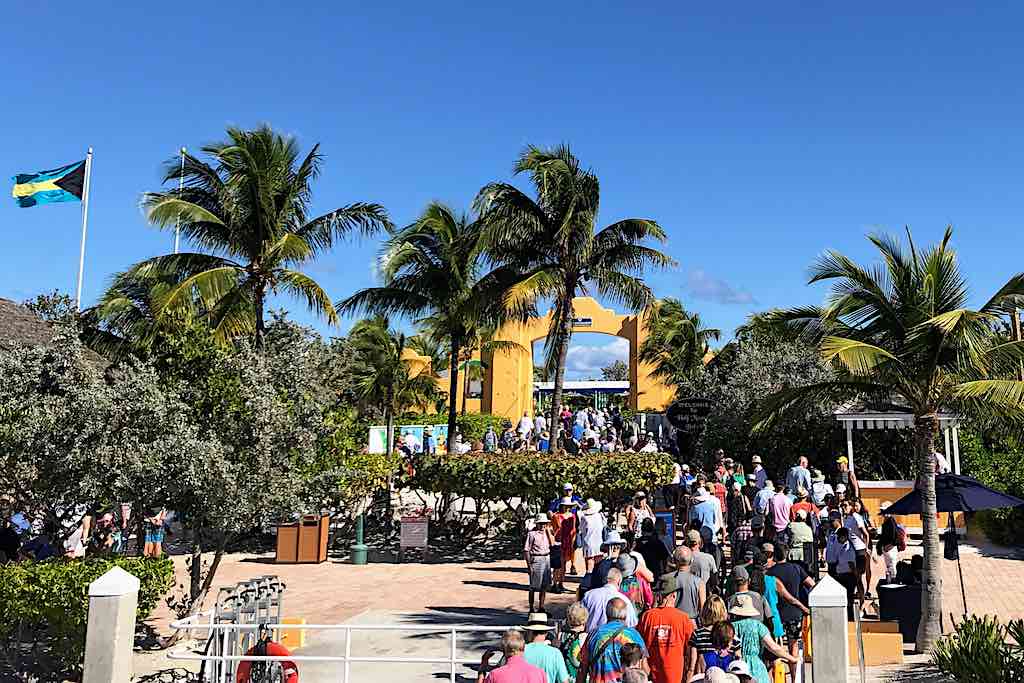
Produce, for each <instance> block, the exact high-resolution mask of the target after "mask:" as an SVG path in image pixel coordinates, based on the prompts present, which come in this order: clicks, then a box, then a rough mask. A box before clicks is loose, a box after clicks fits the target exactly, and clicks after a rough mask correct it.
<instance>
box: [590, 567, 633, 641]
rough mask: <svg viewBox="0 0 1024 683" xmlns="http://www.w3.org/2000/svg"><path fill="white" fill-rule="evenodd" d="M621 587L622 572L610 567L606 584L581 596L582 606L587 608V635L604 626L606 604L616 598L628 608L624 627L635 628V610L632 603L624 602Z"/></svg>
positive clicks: (624, 598)
mask: <svg viewBox="0 0 1024 683" xmlns="http://www.w3.org/2000/svg"><path fill="white" fill-rule="evenodd" d="M621 587H622V572H621V571H619V569H618V567H612V568H611V569H609V570H608V578H607V581H606V583H605V584H604V585H603V586H601V587H599V588H591V589H590V590H588V591H587V594H586V595H585V596H583V601H582V602H583V606H584V607H586V608H587V633H590V634H593V633H594V632H595V631H596V630H597V629H599V628H601V627H602V626H604V625H605V623H606V622H607V610H606V608H607V607H608V603H609V601H611V600H613V599H616V598H618V599H622V600H624V601H625V602H626V605H627V607H628V609H627V614H626V616H625V617H624V618H623V620H624V621H625V623H626V626H636V624H637V621H638V619H637V614H636V610H635V609H634V608H633V603H631V602H629V601H628V600H626V596H624V595H623V594H622V589H621Z"/></svg>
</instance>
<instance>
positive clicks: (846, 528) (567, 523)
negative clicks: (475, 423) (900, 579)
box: [479, 421, 906, 683]
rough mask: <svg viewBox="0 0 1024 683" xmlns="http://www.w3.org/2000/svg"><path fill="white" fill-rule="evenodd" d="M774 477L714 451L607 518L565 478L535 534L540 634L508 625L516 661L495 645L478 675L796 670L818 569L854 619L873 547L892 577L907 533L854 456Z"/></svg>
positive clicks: (533, 580)
mask: <svg viewBox="0 0 1024 683" xmlns="http://www.w3.org/2000/svg"><path fill="white" fill-rule="evenodd" d="M523 426H525V421H524V423H523ZM778 475H779V476H776V477H774V478H773V477H772V476H771V475H770V474H769V473H768V472H767V471H766V470H765V468H764V467H763V465H762V461H761V458H759V457H758V456H753V457H752V458H751V459H750V461H749V471H748V470H747V469H746V468H745V465H744V463H740V462H736V461H734V460H732V459H730V458H728V457H726V456H725V454H724V453H723V452H722V451H721V450H719V451H718V452H717V453H716V459H715V463H714V466H713V467H712V468H710V470H709V471H708V472H707V473H704V472H691V468H690V467H689V466H688V465H686V464H677V465H675V471H674V476H673V479H672V481H670V482H666V483H665V484H664V485H663V486H661V487H660V488H661V491H660V493H661V496H662V500H663V503H664V508H663V509H662V511H660V512H659V513H656V512H655V509H654V507H653V505H654V503H653V501H651V500H650V499H649V497H648V495H647V493H646V492H645V491H637V492H636V494H635V495H634V496H633V498H632V500H630V501H629V503H628V504H627V505H625V506H624V507H619V508H617V509H616V510H614V511H612V512H613V514H611V515H608V514H606V511H605V510H604V507H603V505H602V503H601V502H600V501H597V500H594V499H592V498H587V499H583V498H581V496H580V495H578V493H577V492H576V491H575V490H574V487H573V485H572V484H571V483H565V484H564V486H563V487H562V488H563V490H562V491H561V493H560V495H559V496H556V497H555V498H554V499H553V500H552V501H551V503H550V505H549V506H548V510H547V512H542V513H539V514H537V515H536V516H535V517H534V518H533V520H532V528H531V529H530V530H529V532H528V533H527V536H526V543H525V546H524V558H525V561H526V564H527V568H528V572H529V581H530V592H529V611H530V616H529V623H528V625H527V627H526V631H527V638H526V640H529V641H530V642H529V643H528V644H527V643H525V641H524V638H523V636H522V635H521V634H519V633H518V632H516V631H510V632H508V633H506V634H505V637H504V638H503V640H502V652H503V654H504V661H505V662H506V663H505V664H504V665H502V666H499V667H493V666H492V664H491V663H490V659H491V658H492V657H491V654H493V653H488V655H487V656H485V658H484V660H483V662H482V664H481V669H480V674H479V680H480V682H481V683H483V682H484V681H487V682H489V683H513V682H520V681H529V682H531V683H532V682H533V681H538V682H539V681H547V683H565V682H566V681H572V682H575V683H587V681H590V682H592V683H608V682H611V681H648V680H650V681H653V682H654V683H680V682H686V681H701V680H704V681H755V682H756V683H771V682H772V681H774V680H775V679H774V678H772V677H771V676H770V672H771V671H772V670H773V668H774V667H776V666H777V663H778V662H782V663H784V664H785V665H786V666H785V667H784V668H786V669H788V671H789V676H790V677H791V680H793V681H795V680H796V671H797V669H798V663H799V662H800V657H801V653H802V644H803V641H804V639H805V633H806V628H807V624H808V621H809V614H810V612H809V609H808V607H807V599H808V595H809V592H810V591H811V589H813V587H814V586H815V584H816V582H817V581H818V580H819V578H820V576H821V575H822V574H823V573H825V572H827V573H828V574H829V575H831V576H832V577H834V578H835V579H836V580H837V581H839V582H840V583H841V584H842V585H843V586H844V587H846V589H847V594H848V598H849V599H848V605H849V610H850V617H851V618H852V616H853V615H852V610H853V608H854V607H853V606H854V605H855V604H856V603H855V600H856V601H859V602H860V603H861V604H864V602H865V601H870V600H871V594H870V590H871V586H872V585H873V584H872V578H873V577H872V562H871V557H872V555H874V556H877V557H879V559H880V560H881V561H880V562H879V564H881V565H882V566H884V567H885V575H886V578H887V579H895V578H896V575H897V571H898V569H897V560H898V552H899V551H900V550H902V549H905V544H906V533H905V530H903V529H902V527H900V525H899V524H897V523H896V521H895V519H894V518H893V517H891V516H887V515H885V511H884V508H885V504H883V506H882V507H883V510H882V511H881V514H880V517H881V519H879V520H875V519H873V518H872V515H870V514H869V511H868V509H867V507H866V506H865V505H864V502H863V500H862V499H861V498H860V485H859V482H858V481H857V478H856V475H855V474H854V472H853V471H852V470H851V469H850V467H849V463H848V461H847V459H846V458H845V457H841V458H838V459H837V461H836V462H835V467H834V468H833V471H832V473H831V476H830V477H828V478H826V476H825V474H824V473H823V472H822V471H820V470H818V469H812V468H811V467H810V466H809V463H808V461H807V459H806V458H803V457H801V458H798V459H797V460H796V462H794V463H793V464H792V466H790V467H789V468H787V469H785V471H783V472H780V473H778ZM652 497H653V496H652ZM666 511H667V514H666ZM876 522H877V525H876ZM573 574H575V575H578V576H580V579H579V584H578V589H577V598H578V599H577V601H576V602H574V603H573V604H572V605H571V606H570V607H569V608H568V610H567V612H566V617H565V620H564V623H563V624H562V627H561V628H560V630H558V632H557V634H554V633H552V632H553V631H554V630H555V627H554V626H553V625H552V624H550V623H549V622H548V619H547V616H546V612H545V598H546V594H547V593H548V592H553V593H562V592H564V591H566V590H567V589H566V587H565V580H566V576H567V575H573Z"/></svg>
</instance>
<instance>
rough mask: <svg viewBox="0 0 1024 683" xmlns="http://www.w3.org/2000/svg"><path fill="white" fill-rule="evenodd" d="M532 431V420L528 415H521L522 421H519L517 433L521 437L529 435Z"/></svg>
mask: <svg viewBox="0 0 1024 683" xmlns="http://www.w3.org/2000/svg"><path fill="white" fill-rule="evenodd" d="M531 429H533V419H532V418H531V417H530V416H529V415H523V419H521V420H519V433H520V434H521V435H523V436H525V435H527V434H529V433H530V430H531Z"/></svg>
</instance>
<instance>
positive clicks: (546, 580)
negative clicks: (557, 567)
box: [529, 555, 551, 591]
mask: <svg viewBox="0 0 1024 683" xmlns="http://www.w3.org/2000/svg"><path fill="white" fill-rule="evenodd" d="M529 573H530V590H535V591H546V590H547V589H548V588H549V587H550V586H551V557H550V556H548V555H544V556H543V557H534V558H533V562H531V563H530V565H529Z"/></svg>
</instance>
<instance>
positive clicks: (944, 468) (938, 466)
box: [932, 451, 949, 474]
mask: <svg viewBox="0 0 1024 683" xmlns="http://www.w3.org/2000/svg"><path fill="white" fill-rule="evenodd" d="M932 459H933V460H934V461H935V474H946V473H947V472H949V461H948V460H946V456H944V455H943V454H942V453H939V452H938V451H935V452H934V453H932Z"/></svg>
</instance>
